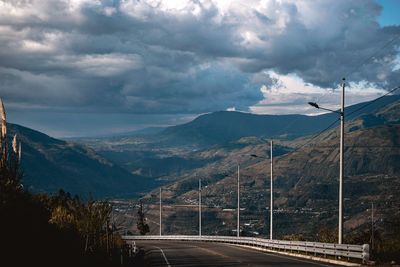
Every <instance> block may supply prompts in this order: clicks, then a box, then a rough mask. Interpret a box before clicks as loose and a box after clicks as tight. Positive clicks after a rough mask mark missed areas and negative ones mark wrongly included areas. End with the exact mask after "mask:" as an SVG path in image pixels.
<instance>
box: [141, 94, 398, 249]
mask: <svg viewBox="0 0 400 267" xmlns="http://www.w3.org/2000/svg"><path fill="white" fill-rule="evenodd" d="M357 109H358V108H357ZM354 110H356V109H353V111H354ZM349 112H352V111H349ZM399 114H400V101H395V102H390V103H387V104H386V105H383V106H381V107H380V108H373V109H370V110H367V111H366V112H363V113H362V114H360V115H359V116H357V117H356V118H354V119H353V120H351V121H347V122H346V128H345V154H344V156H345V178H344V181H345V185H344V198H345V211H344V216H345V217H344V220H345V224H344V226H345V238H347V240H348V241H346V242H353V241H351V240H350V239H351V238H352V236H353V237H354V235H355V234H357V235H360V234H361V235H363V234H364V236H365V234H367V233H368V231H369V229H370V220H371V218H370V212H371V211H370V206H371V204H372V203H374V206H375V208H376V209H377V210H378V212H376V213H375V224H376V225H375V227H376V229H377V230H379V233H380V235H381V238H383V239H385V238H387V239H388V240H389V239H390V238H391V231H392V230H393V229H395V228H394V226H393V225H392V223H393V222H396V220H397V221H398V219H399V218H400V210H399V209H398V207H399V206H400V195H399V194H398V192H399V190H400V119H399V118H400V116H399ZM310 138H312V137H301V138H298V139H294V140H283V141H279V140H276V143H277V145H276V146H275V149H274V154H275V160H274V199H275V201H274V203H275V206H274V209H275V211H276V213H274V214H275V233H276V237H277V238H282V237H283V236H284V235H290V234H295V233H303V234H304V235H305V236H307V237H308V238H317V236H316V234H317V233H318V229H323V227H325V226H327V225H329V226H330V228H332V229H334V226H335V225H336V223H337V212H338V211H337V203H338V170H339V166H338V162H339V131H338V129H337V128H336V129H332V130H329V131H326V132H324V133H323V134H321V135H320V136H318V138H314V139H312V142H311V143H310V144H309V145H307V146H304V147H302V148H301V149H298V150H294V148H295V147H298V146H299V145H301V144H304V143H305V142H308V141H309V140H310ZM234 143H235V144H238V145H236V146H232V143H231V144H230V145H225V146H224V145H220V146H214V147H212V148H209V149H205V150H202V151H198V152H196V153H197V155H198V158H199V159H203V160H205V159H210V158H215V161H213V162H211V163H209V164H207V165H205V166H203V167H201V168H196V169H194V170H191V171H188V172H186V173H185V174H183V175H181V176H180V177H176V180H175V181H173V182H170V184H169V185H167V186H164V187H163V192H165V193H163V196H165V200H164V202H165V203H166V205H168V204H173V205H175V206H171V207H176V208H170V209H169V210H168V217H166V218H165V221H166V222H165V227H166V229H165V233H166V234H167V233H169V234H174V233H175V234H176V233H179V234H182V233H185V231H186V233H194V232H195V231H196V229H195V228H193V225H196V222H195V220H196V208H195V206H194V208H192V209H190V208H188V207H187V205H193V204H194V205H195V204H196V203H197V199H198V179H199V178H201V179H202V184H203V190H202V199H203V204H204V209H203V210H204V218H203V219H204V220H203V221H204V233H211V232H212V233H217V232H218V233H230V231H231V229H235V216H234V215H232V214H231V213H229V211H224V209H226V208H227V209H229V208H230V209H235V208H236V201H237V198H236V187H237V165H238V164H240V167H241V168H240V180H241V207H242V208H243V211H242V212H241V220H242V227H243V229H244V230H245V231H248V233H253V232H254V233H255V232H258V233H261V234H264V235H266V234H268V227H269V224H268V221H269V212H268V209H269V208H268V203H269V197H270V191H269V177H270V160H269V154H268V152H269V149H270V147H269V144H268V143H267V142H265V140H258V139H256V138H245V139H243V138H242V139H240V140H238V141H236V142H234ZM239 144H241V145H239ZM291 150H294V151H291ZM252 154H256V155H258V156H259V157H258V158H254V157H251V155H252ZM157 197H158V193H157V191H156V190H155V191H153V192H151V193H149V194H148V195H147V196H146V197H145V199H146V200H145V203H156V201H157ZM179 205H180V206H181V207H182V208H180V209H178V208H177V207H179ZM166 209H167V208H166ZM153 213H154V214H155V215H156V214H157V213H156V212H153ZM149 214H152V212H151V211H149ZM191 218H194V219H191ZM396 218H397V219H396ZM150 220H151V218H150ZM332 226H333V227H332ZM316 229H317V230H316ZM367 237H369V236H368V235H367ZM358 242H360V241H358ZM362 242H368V240H364V241H362Z"/></svg>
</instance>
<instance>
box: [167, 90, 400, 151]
mask: <svg viewBox="0 0 400 267" xmlns="http://www.w3.org/2000/svg"><path fill="white" fill-rule="evenodd" d="M399 99H400V96H397V95H396V96H387V97H385V98H383V99H381V100H380V101H378V102H375V103H373V104H371V105H369V106H368V107H367V108H365V109H362V110H361V111H358V112H354V111H356V110H357V109H358V108H359V107H360V106H362V105H364V104H365V103H360V104H357V105H353V106H350V107H347V108H346V110H345V112H346V113H347V114H350V113H352V114H351V115H350V116H348V117H347V118H346V119H347V120H350V119H353V118H356V117H358V116H360V115H362V114H366V113H374V112H375V111H376V110H378V109H379V108H382V107H384V106H386V105H388V104H390V103H392V102H395V101H397V100H399ZM305 105H306V103H305ZM353 112H354V113H353ZM337 116H338V115H337V114H335V113H327V114H323V115H319V116H305V115H256V114H250V113H241V112H231V111H219V112H214V113H210V114H206V115H202V116H199V117H197V118H196V119H195V120H193V121H191V122H189V123H186V124H182V125H178V126H172V127H168V128H167V129H165V130H164V131H162V132H161V133H160V134H159V139H160V140H163V142H164V143H172V144H177V145H179V144H192V145H193V144H199V145H202V146H204V145H205V146H207V145H214V144H223V143H228V142H231V141H234V140H237V139H240V138H242V137H246V136H256V137H261V136H262V137H268V138H270V137H288V138H295V137H300V136H305V135H309V134H312V133H315V132H318V131H320V130H321V129H323V128H325V127H327V126H328V125H329V124H330V123H332V121H334V120H335V119H336V118H337Z"/></svg>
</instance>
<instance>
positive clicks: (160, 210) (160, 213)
mask: <svg viewBox="0 0 400 267" xmlns="http://www.w3.org/2000/svg"><path fill="white" fill-rule="evenodd" d="M161 190H162V189H161V187H160V236H161V235H162V219H161V218H162V191H161Z"/></svg>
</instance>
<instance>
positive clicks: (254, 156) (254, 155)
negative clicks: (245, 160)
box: [250, 154, 258, 158]
mask: <svg viewBox="0 0 400 267" xmlns="http://www.w3.org/2000/svg"><path fill="white" fill-rule="evenodd" d="M250 157H253V158H258V156H257V155H256V154H251V155H250Z"/></svg>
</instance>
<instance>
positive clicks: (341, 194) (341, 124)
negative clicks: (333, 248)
mask: <svg viewBox="0 0 400 267" xmlns="http://www.w3.org/2000/svg"><path fill="white" fill-rule="evenodd" d="M345 81H346V80H345V78H343V83H342V97H341V109H340V163H339V165H340V173H339V227H338V228H339V233H338V234H339V236H338V243H339V244H342V243H343V175H344V162H343V160H344V157H343V153H344V89H345V86H346V82H345Z"/></svg>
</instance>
